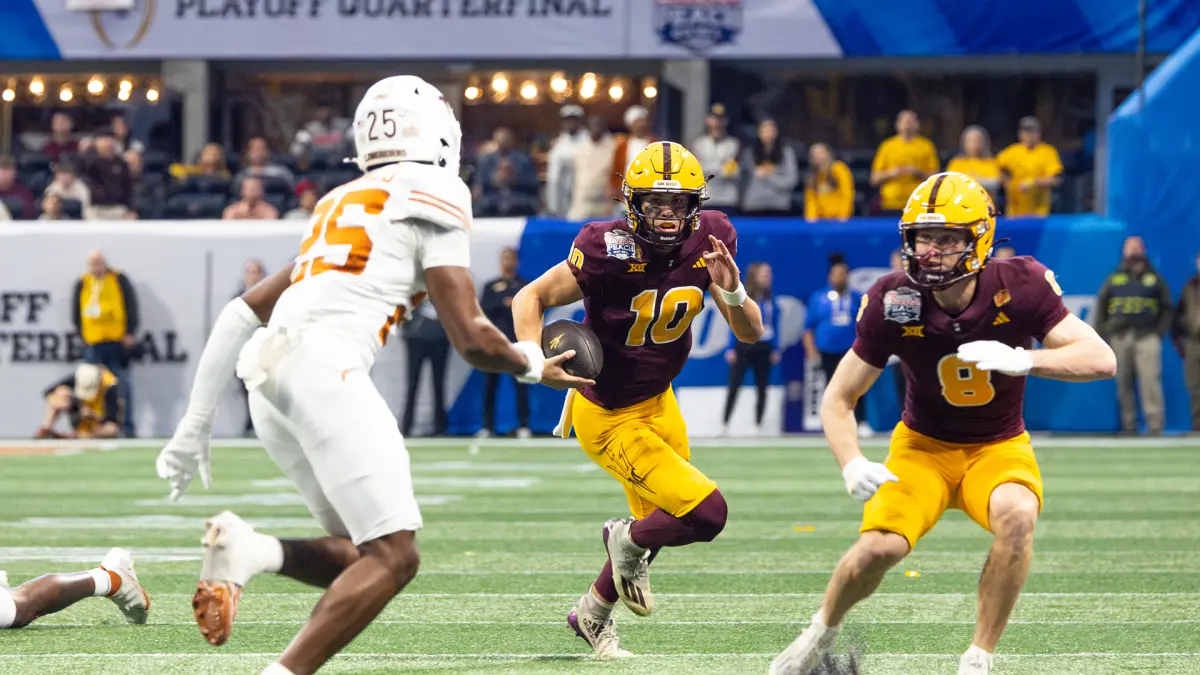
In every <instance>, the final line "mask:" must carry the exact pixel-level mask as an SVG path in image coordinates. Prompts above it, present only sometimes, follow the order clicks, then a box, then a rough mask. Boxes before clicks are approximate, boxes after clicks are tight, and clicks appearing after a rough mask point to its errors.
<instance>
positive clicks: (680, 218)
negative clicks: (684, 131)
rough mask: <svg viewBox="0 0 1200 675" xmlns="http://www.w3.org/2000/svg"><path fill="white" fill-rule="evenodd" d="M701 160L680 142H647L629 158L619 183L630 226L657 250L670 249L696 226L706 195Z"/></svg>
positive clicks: (681, 241)
mask: <svg viewBox="0 0 1200 675" xmlns="http://www.w3.org/2000/svg"><path fill="white" fill-rule="evenodd" d="M706 185H707V183H706V181H705V179H704V170H703V169H702V168H701V167H700V160H698V159H696V156H695V155H693V154H692V153H691V152H689V151H688V149H687V148H685V147H683V146H682V145H680V144H678V143H671V142H668V141H662V142H657V143H651V144H650V145H649V146H647V147H646V149H645V150H642V151H641V152H639V153H638V154H637V156H636V157H634V158H633V162H631V163H630V164H629V168H628V169H627V170H626V171H625V181H624V184H623V185H622V186H621V193H622V197H623V198H624V201H625V208H626V209H628V211H629V214H628V216H627V218H628V222H629V229H630V230H631V231H632V232H633V235H634V236H635V237H636V238H638V239H639V240H641V241H642V243H644V244H646V245H647V246H650V247H652V248H655V249H659V250H670V249H673V248H675V247H677V246H679V245H680V244H682V243H683V242H684V241H686V240H687V238H688V237H690V236H691V235H692V233H693V232H695V231H696V225H697V224H698V223H699V222H700V202H702V201H704V200H705V199H708V192H707V188H706Z"/></svg>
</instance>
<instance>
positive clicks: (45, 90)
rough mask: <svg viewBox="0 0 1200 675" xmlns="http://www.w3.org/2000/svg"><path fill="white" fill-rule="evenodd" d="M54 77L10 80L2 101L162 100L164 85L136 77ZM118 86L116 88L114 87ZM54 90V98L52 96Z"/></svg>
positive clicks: (5, 85)
mask: <svg viewBox="0 0 1200 675" xmlns="http://www.w3.org/2000/svg"><path fill="white" fill-rule="evenodd" d="M50 80H52V78H50V77H44V76H41V75H34V76H32V77H30V78H28V79H23V78H9V79H8V80H7V81H6V82H5V84H4V89H3V90H2V91H0V101H4V102H5V103H16V102H18V99H21V102H29V103H33V104H35V105H41V104H50V105H57V104H64V103H65V104H70V103H81V104H86V103H92V104H94V103H102V102H106V101H108V100H111V99H113V98H115V99H116V100H118V101H121V102H127V101H130V100H131V99H134V97H135V95H136V96H140V97H143V98H144V99H145V100H146V101H147V102H149V103H157V102H158V100H159V98H160V97H161V91H160V86H159V84H158V82H157V81H156V80H154V79H145V80H143V81H141V82H138V81H137V80H136V78H134V77H132V76H128V75H127V76H122V77H113V76H110V77H107V78H106V77H105V76H103V75H92V76H91V77H89V78H87V79H84V78H82V77H77V76H68V77H65V78H59V79H57V81H50ZM114 85H115V86H114ZM51 91H54V92H55V93H54V95H50V93H51Z"/></svg>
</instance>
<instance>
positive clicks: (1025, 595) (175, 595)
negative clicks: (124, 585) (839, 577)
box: [153, 591, 1200, 598]
mask: <svg viewBox="0 0 1200 675" xmlns="http://www.w3.org/2000/svg"><path fill="white" fill-rule="evenodd" d="M192 595H194V594H193V593H155V594H154V596H153V597H155V598H190V597H192ZM247 595H248V596H252V597H256V598H317V597H320V596H321V594H320V593H315V592H314V593H254V592H250V593H248V594H247ZM656 595H658V597H662V598H823V597H825V594H824V593H823V592H822V593H657V594H656ZM401 597H405V598H577V597H579V594H578V593H402V594H401ZM872 597H876V598H878V597H889V598H973V597H975V594H974V593H888V592H886V591H885V592H880V593H876V594H875V595H873V596H872ZM1021 597H1022V598H1200V593H1022V594H1021Z"/></svg>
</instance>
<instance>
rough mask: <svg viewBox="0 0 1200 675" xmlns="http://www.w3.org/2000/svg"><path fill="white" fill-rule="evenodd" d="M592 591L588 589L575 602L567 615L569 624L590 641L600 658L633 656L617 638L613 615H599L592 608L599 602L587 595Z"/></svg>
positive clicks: (579, 634)
mask: <svg viewBox="0 0 1200 675" xmlns="http://www.w3.org/2000/svg"><path fill="white" fill-rule="evenodd" d="M591 593H592V591H591V590H588V592H587V594H585V595H584V596H583V597H581V598H579V600H577V601H576V602H575V606H574V607H572V608H571V613H570V614H568V615H567V625H568V626H570V627H571V630H573V631H575V634H576V635H578V636H579V637H581V638H583V641H584V642H586V643H588V646H589V647H591V648H592V651H593V652H595V654H596V658H598V659H602V660H608V659H623V658H627V657H630V656H633V654H632V653H630V652H628V651H625V650H624V649H621V642H620V640H618V639H617V622H616V621H613V619H612V617H600V616H597V615H596V613H595V612H593V611H592V610H591V609H590V607H592V606H593V603H595V602H597V601H595V600H592V599H590V598H588V597H587V596H588V595H591Z"/></svg>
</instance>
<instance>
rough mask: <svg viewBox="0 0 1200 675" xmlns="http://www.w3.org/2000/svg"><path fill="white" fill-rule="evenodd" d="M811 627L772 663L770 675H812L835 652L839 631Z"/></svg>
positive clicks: (768, 672) (817, 626) (815, 626)
mask: <svg viewBox="0 0 1200 675" xmlns="http://www.w3.org/2000/svg"><path fill="white" fill-rule="evenodd" d="M813 624H814V625H810V626H809V627H808V628H805V629H804V632H803V633H801V634H800V637H798V638H796V639H795V640H793V641H792V644H790V645H788V647H787V649H785V650H783V651H782V652H781V653H780V654H779V656H776V657H775V660H774V661H772V662H771V667H770V669H768V670H767V674H768V675H810V673H812V672H813V671H814V670H816V669H817V667H818V666H820V665H821V663H822V662H823V661H824V660H825V657H826V656H827V655H828V654H829V653H830V652H832V651H833V645H834V643H835V642H837V631H836V630H830V629H829V628H826V627H824V626H820V625H816V622H815V621H814V622H813Z"/></svg>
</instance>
